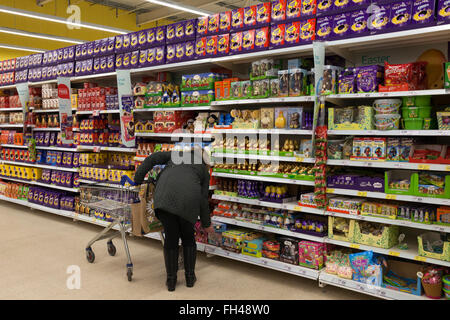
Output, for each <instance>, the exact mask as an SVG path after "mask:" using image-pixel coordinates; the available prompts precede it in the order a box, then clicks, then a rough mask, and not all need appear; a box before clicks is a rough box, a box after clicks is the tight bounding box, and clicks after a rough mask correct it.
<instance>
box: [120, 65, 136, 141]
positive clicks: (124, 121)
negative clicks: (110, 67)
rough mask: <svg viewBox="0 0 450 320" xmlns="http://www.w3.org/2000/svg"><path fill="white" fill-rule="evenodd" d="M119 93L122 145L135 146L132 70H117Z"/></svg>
mask: <svg viewBox="0 0 450 320" xmlns="http://www.w3.org/2000/svg"><path fill="white" fill-rule="evenodd" d="M117 91H118V94H119V108H120V129H121V130H120V132H121V140H122V144H123V145H124V146H125V147H128V148H133V147H134V146H135V136H134V121H133V114H132V113H131V110H132V108H133V93H132V89H131V77H130V70H117Z"/></svg>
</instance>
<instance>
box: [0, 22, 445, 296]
mask: <svg viewBox="0 0 450 320" xmlns="http://www.w3.org/2000/svg"><path fill="white" fill-rule="evenodd" d="M449 32H450V25H440V26H432V27H427V28H421V29H413V30H405V31H398V32H390V33H384V34H377V35H371V36H365V37H358V38H352V39H345V40H335V41H327V42H326V43H325V45H326V50H327V53H336V54H338V55H340V56H342V57H345V58H348V60H350V61H354V57H355V54H356V53H361V52H367V51H370V50H372V49H377V50H382V49H383V48H389V49H390V48H403V47H405V46H408V45H422V44H423V43H429V42H430V41H432V42H438V41H442V42H448V35H449ZM312 53H313V45H311V44H308V45H300V46H293V47H287V48H281V49H275V50H266V51H260V52H251V53H245V54H238V55H231V56H225V57H220V58H208V59H200V60H194V61H186V62H179V63H172V64H166V65H158V66H152V67H148V68H140V69H132V70H131V74H132V77H133V78H134V79H136V78H138V77H140V76H145V75H148V74H152V73H156V72H159V71H177V72H180V71H184V70H186V73H188V72H189V70H193V69H195V68H207V67H211V66H214V67H216V66H221V67H229V68H230V69H237V68H239V66H240V65H241V64H243V63H247V62H252V61H255V60H258V59H261V58H266V57H295V56H299V55H311V54H312ZM116 75H117V74H116V72H111V73H105V74H97V75H91V76H81V77H72V78H71V81H72V82H73V83H77V82H78V83H80V82H83V81H89V80H100V79H101V80H114V79H115V78H116ZM49 83H56V80H49V81H41V82H32V83H29V86H31V87H38V86H41V85H43V84H49ZM13 88H15V85H11V86H3V87H0V89H13ZM449 94H450V90H445V89H438V90H422V91H407V92H386V93H363V94H360V93H358V94H345V95H344V94H335V95H329V96H326V97H325V99H326V100H327V101H328V102H333V103H334V102H336V101H339V102H342V103H347V102H348V101H349V100H350V102H348V103H353V102H354V101H356V100H358V99H376V98H391V97H402V96H420V95H432V96H437V97H442V96H445V95H449ZM315 98H316V97H314V96H303V97H286V98H268V99H246V100H231V101H213V102H212V103H211V105H210V106H201V107H176V108H148V109H136V110H134V113H135V114H146V113H151V112H155V111H185V110H187V111H191V110H192V111H209V110H220V109H221V108H223V109H224V110H226V108H227V107H233V108H240V107H248V106H259V105H261V106H264V107H266V106H277V105H278V104H286V105H288V104H289V103H310V102H314V100H315ZM21 110H22V109H21V108H15V109H7V110H6V109H0V112H9V111H21ZM34 112H35V113H39V112H58V110H42V111H39V110H34ZM117 113H119V111H118V110H103V111H78V112H76V114H77V115H91V114H93V115H97V114H117ZM22 126H23V125H22V124H17V125H10V124H4V125H0V128H21V127H22ZM33 130H34V131H59V130H60V129H59V128H34V129H33ZM219 134H230V135H258V134H259V135H264V134H268V135H269V134H274V135H294V136H312V135H313V132H312V130H278V129H267V130H263V129H256V130H246V129H231V130H227V129H223V130H212V132H211V133H195V134H191V133H142V132H138V133H136V134H135V136H136V137H140V138H172V139H174V140H175V139H180V138H190V139H198V140H211V139H213V138H214V137H216V136H217V135H219ZM328 135H330V136H349V135H354V136H386V137H408V136H409V137H410V136H417V137H449V136H450V130H449V131H445V130H392V131H377V130H364V131H362V130H329V131H328ZM2 147H10V148H23V149H25V148H27V147H26V146H16V145H10V144H4V145H2ZM36 149H38V150H55V151H70V152H78V151H94V152H101V151H113V152H126V153H134V152H136V149H135V148H112V147H94V146H79V147H77V148H64V147H36ZM213 156H214V157H216V158H232V159H249V160H267V161H286V162H301V163H302V162H303V163H314V159H313V158H303V157H298V156H294V157H279V156H265V155H264V156H263V155H250V154H238V153H236V154H228V153H214V154H213ZM144 159H145V157H136V158H135V160H138V161H143V160H144ZM3 163H10V164H17V165H23V166H36V167H41V168H46V169H55V170H64V169H67V170H65V171H71V172H76V171H77V169H75V168H73V169H72V168H58V167H53V166H46V165H32V164H23V163H18V162H11V161H10V162H3ZM327 165H329V166H340V167H363V168H370V169H371V168H380V169H404V170H421V171H425V170H426V171H450V165H446V164H416V163H409V162H368V161H350V160H328V161H327ZM213 176H215V177H223V178H232V179H244V180H254V181H265V182H273V183H283V184H294V185H302V186H308V187H313V186H314V181H306V180H292V179H283V178H275V177H268V176H259V175H241V174H230V173H219V172H214V173H213ZM2 179H5V180H10V181H17V182H23V183H27V184H31V185H33V184H34V185H40V186H41V185H42V186H45V187H49V188H54V189H60V190H65V191H70V192H78V189H76V188H63V187H58V186H52V185H48V184H43V183H39V182H29V181H26V182H25V181H21V180H19V179H14V178H2ZM80 182H81V183H84V184H87V185H92V184H94V182H93V181H89V180H84V179H81V180H80ZM97 185H99V186H105V187H113V188H116V187H119V186H118V185H115V184H110V183H100V184H97ZM210 189H211V190H212V189H214V187H211V188H210ZM327 192H328V193H329V194H338V195H345V196H356V197H363V198H374V199H382V200H398V201H403V202H412V203H424V204H434V205H436V204H437V205H447V206H448V205H450V199H440V198H425V197H417V196H403V195H391V194H386V193H383V192H365V191H355V190H348V189H328V190H327ZM212 199H215V200H223V201H230V202H235V203H241V204H249V205H257V206H262V207H268V208H275V209H283V210H291V211H295V212H304V213H311V214H316V215H322V216H328V215H330V216H338V217H345V218H352V219H356V220H362V221H372V222H379V223H386V224H392V225H399V226H403V227H408V228H414V229H420V230H430V231H437V232H443V233H449V231H450V227H448V226H440V225H428V224H420V223H413V222H409V221H402V220H390V219H383V218H378V217H371V216H350V215H346V214H337V213H332V212H326V211H324V210H318V209H314V208H309V207H303V206H299V205H298V204H297V203H295V202H291V203H281V204H280V203H272V202H267V201H266V202H264V201H260V200H255V199H244V198H240V197H229V196H221V195H213V196H212ZM0 200H4V201H9V202H12V203H16V204H20V205H23V206H27V207H30V208H33V209H38V210H42V211H46V212H50V213H53V214H58V215H62V216H66V217H70V218H74V219H75V220H80V221H85V222H89V223H93V224H96V225H99V226H103V227H104V226H106V225H107V222H105V221H100V220H97V219H95V218H92V217H87V216H83V215H78V214H76V213H73V212H64V211H60V210H55V209H51V208H46V207H44V206H38V205H34V204H30V203H28V202H26V201H23V200H17V199H10V198H6V197H4V196H0ZM213 220H215V221H218V222H222V223H226V224H229V225H234V226H241V227H246V228H250V229H253V230H258V231H265V232H270V233H275V234H281V235H287V236H292V237H295V238H299V239H307V240H312V241H317V242H325V243H331V244H335V245H338V246H342V247H349V248H354V249H359V250H372V251H374V252H378V253H382V254H386V255H388V256H394V257H399V258H403V259H406V260H415V261H419V262H428V263H432V264H435V265H441V266H447V267H448V266H450V262H446V261H441V260H436V259H429V258H424V257H420V256H418V255H417V247H415V246H414V245H412V244H413V243H415V242H414V241H409V242H408V245H409V246H410V249H408V250H406V251H400V250H398V249H380V248H374V247H370V246H365V245H359V244H353V243H349V242H344V241H337V240H332V239H329V238H327V237H324V238H319V237H313V236H308V235H304V234H299V233H294V232H290V231H286V230H281V229H276V228H269V227H265V226H260V225H257V224H252V223H247V222H242V221H238V220H235V219H229V218H223V217H214V218H213ZM146 237H147V238H151V239H157V240H159V234H157V233H153V234H149V235H146ZM198 249H199V250H200V251H204V252H206V253H208V254H212V255H218V256H222V257H226V258H229V259H233V260H237V261H242V262H244V263H250V264H253V265H259V266H262V267H266V268H270V269H274V270H278V271H282V272H287V273H290V274H294V275H297V276H302V277H306V278H310V279H313V280H318V281H319V283H321V284H329V285H334V286H339V287H342V288H345V289H349V290H354V291H358V292H362V293H365V294H368V295H372V296H375V297H379V298H385V299H426V298H425V297H423V296H422V297H417V296H413V295H410V294H406V293H402V292H398V291H394V290H390V289H386V288H369V287H367V286H365V285H364V284H362V283H359V282H355V281H352V280H346V279H341V278H338V277H337V276H333V275H329V274H327V273H325V272H324V270H322V271H320V272H319V271H316V270H312V269H308V268H304V267H300V266H294V265H289V264H286V263H282V262H279V261H274V260H270V259H265V258H253V257H250V256H245V255H242V254H237V253H232V252H229V251H226V250H223V249H221V248H217V247H214V246H211V245H205V244H198Z"/></svg>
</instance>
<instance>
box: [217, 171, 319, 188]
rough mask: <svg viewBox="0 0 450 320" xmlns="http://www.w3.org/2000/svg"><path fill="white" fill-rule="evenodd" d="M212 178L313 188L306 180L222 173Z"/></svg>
mask: <svg viewBox="0 0 450 320" xmlns="http://www.w3.org/2000/svg"><path fill="white" fill-rule="evenodd" d="M212 175H213V176H215V177H222V178H232V179H243V180H256V181H266V182H275V183H287V184H297V185H302V186H314V181H307V180H294V179H284V178H275V177H266V176H256V175H254V176H253V175H246V174H233V173H223V172H213V173H212Z"/></svg>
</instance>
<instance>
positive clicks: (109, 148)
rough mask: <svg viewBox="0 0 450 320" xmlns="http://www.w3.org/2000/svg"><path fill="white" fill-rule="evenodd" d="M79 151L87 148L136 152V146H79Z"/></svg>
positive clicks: (91, 149) (90, 149) (87, 149)
mask: <svg viewBox="0 0 450 320" xmlns="http://www.w3.org/2000/svg"><path fill="white" fill-rule="evenodd" d="M77 149H78V150H79V151H80V150H81V151H82V150H86V151H96V152H100V151H113V152H130V153H134V152H136V149H135V148H121V147H100V146H78V148H77Z"/></svg>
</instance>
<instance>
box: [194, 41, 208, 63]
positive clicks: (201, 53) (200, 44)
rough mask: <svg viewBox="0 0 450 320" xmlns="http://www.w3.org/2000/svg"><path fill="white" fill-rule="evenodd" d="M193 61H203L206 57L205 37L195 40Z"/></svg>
mask: <svg viewBox="0 0 450 320" xmlns="http://www.w3.org/2000/svg"><path fill="white" fill-rule="evenodd" d="M194 49H195V59H203V58H205V57H206V37H201V38H197V39H196V40H195V46H194Z"/></svg>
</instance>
